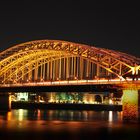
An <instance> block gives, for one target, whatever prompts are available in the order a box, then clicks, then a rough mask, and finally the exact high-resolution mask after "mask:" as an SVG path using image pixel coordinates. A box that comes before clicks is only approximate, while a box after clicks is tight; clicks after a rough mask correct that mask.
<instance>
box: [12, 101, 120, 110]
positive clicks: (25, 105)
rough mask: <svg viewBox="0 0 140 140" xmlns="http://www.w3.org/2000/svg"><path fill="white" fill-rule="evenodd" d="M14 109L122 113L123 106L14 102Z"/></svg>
mask: <svg viewBox="0 0 140 140" xmlns="http://www.w3.org/2000/svg"><path fill="white" fill-rule="evenodd" d="M11 108H12V109H66V110H69V109H72V110H99V111H101V110H106V111H122V105H105V104H58V103H55V104H54V103H49V104H48V103H33V102H21V101H19V102H17V101H16V102H12V104H11Z"/></svg>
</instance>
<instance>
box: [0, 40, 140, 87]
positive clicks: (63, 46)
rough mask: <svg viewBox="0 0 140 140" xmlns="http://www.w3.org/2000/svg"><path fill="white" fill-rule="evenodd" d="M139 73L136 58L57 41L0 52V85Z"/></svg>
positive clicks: (35, 43)
mask: <svg viewBox="0 0 140 140" xmlns="http://www.w3.org/2000/svg"><path fill="white" fill-rule="evenodd" d="M139 73H140V58H136V57H135V56H132V55H128V54H126V53H122V52H118V51H114V50H108V49H104V48H97V47H94V46H88V45H83V44H77V43H72V42H67V41H59V40H37V41H31V42H26V43H23V44H19V45H16V46H13V47H11V48H9V49H7V50H5V51H3V52H1V53H0V84H9V83H10V84H14V83H27V82H29V81H32V82H39V81H40V82H41V81H57V80H81V79H94V78H110V79H111V78H120V79H121V78H125V75H127V74H132V75H134V74H135V75H138V74H139Z"/></svg>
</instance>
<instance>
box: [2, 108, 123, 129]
mask: <svg viewBox="0 0 140 140" xmlns="http://www.w3.org/2000/svg"><path fill="white" fill-rule="evenodd" d="M0 122H1V124H3V125H1V126H2V127H5V128H11V129H16V128H22V129H24V128H25V129H26V128H32V127H39V128H40V129H43V128H44V126H43V125H42V124H49V125H50V124H59V123H61V124H62V123H65V124H66V123H67V124H69V125H70V124H75V123H77V124H78V123H79V124H80V123H86V124H88V123H90V124H92V123H96V124H98V123H99V124H103V123H104V124H106V125H108V126H109V125H110V124H112V123H120V122H122V112H118V111H75V110H74V111H73V110H40V109H37V110H26V109H15V110H14V109H13V110H11V111H10V112H5V113H2V112H0ZM1 126H0V127H1ZM46 127H47V125H46Z"/></svg>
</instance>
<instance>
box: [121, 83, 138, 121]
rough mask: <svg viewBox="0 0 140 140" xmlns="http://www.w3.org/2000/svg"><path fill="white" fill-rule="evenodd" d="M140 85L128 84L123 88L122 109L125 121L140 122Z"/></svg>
mask: <svg viewBox="0 0 140 140" xmlns="http://www.w3.org/2000/svg"><path fill="white" fill-rule="evenodd" d="M139 96H140V95H139V87H138V86H137V85H134V84H133V85H130V84H129V85H127V86H125V87H124V89H123V96H122V111H123V121H124V122H138V120H139V117H140V116H139V111H140V110H139Z"/></svg>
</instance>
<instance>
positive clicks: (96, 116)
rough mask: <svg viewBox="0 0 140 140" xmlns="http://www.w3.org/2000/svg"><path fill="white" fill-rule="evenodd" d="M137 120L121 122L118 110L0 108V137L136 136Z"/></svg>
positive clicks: (127, 137) (137, 135) (69, 137)
mask: <svg viewBox="0 0 140 140" xmlns="http://www.w3.org/2000/svg"><path fill="white" fill-rule="evenodd" d="M139 128H140V127H139V124H138V123H136V124H130V123H123V120H122V112H119V111H85V110H83V111H78V110H74V111H73V110H40V109H37V110H27V109H12V110H11V111H9V112H2V111H0V136H1V138H3V139H20V140H21V139H24V140H26V139H39V140H40V139H50V140H53V139H66V140H67V139H71V140H78V139H85V140H86V139H118V140H120V139H122V140H124V139H126V140H129V139H133V140H135V139H138V137H139V136H140V133H139Z"/></svg>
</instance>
